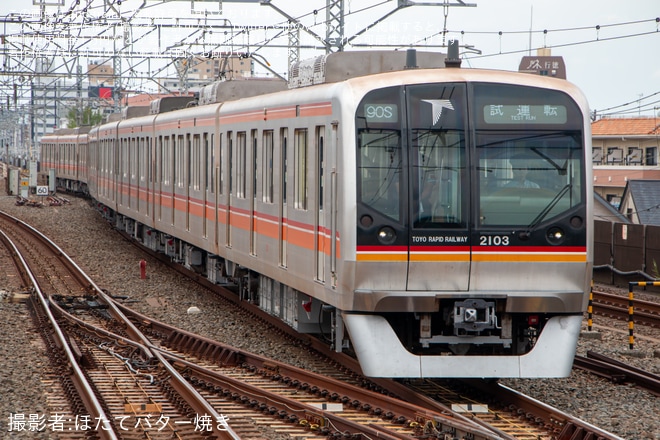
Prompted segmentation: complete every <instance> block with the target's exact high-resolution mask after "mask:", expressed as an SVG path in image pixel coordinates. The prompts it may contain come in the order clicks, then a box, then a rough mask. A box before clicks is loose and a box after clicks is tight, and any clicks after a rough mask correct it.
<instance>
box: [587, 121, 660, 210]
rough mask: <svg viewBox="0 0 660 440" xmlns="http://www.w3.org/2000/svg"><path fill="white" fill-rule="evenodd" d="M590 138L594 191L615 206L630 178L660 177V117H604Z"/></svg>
mask: <svg viewBox="0 0 660 440" xmlns="http://www.w3.org/2000/svg"><path fill="white" fill-rule="evenodd" d="M591 139H592V145H593V153H592V162H593V174H594V177H593V178H594V182H593V183H594V191H595V192H596V193H597V194H598V195H600V196H601V197H602V198H604V199H605V200H607V201H608V202H610V203H611V204H612V205H614V206H615V207H619V206H620V205H621V198H622V197H623V193H624V190H625V188H626V185H627V183H628V182H629V181H631V180H659V181H660V166H659V165H658V151H659V150H660V117H636V118H601V119H599V120H597V121H595V122H593V123H592V124H591ZM623 213H624V214H625V212H623Z"/></svg>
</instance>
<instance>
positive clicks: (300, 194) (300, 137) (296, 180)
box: [293, 128, 307, 210]
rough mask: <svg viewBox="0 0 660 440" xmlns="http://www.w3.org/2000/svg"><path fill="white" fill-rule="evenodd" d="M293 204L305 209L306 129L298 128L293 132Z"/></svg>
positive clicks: (297, 207)
mask: <svg viewBox="0 0 660 440" xmlns="http://www.w3.org/2000/svg"><path fill="white" fill-rule="evenodd" d="M293 161H294V175H293V185H294V188H295V193H294V196H295V199H294V206H295V208H296V209H300V210H306V209H307V129H306V128H298V129H296V130H295V133H294V158H293Z"/></svg>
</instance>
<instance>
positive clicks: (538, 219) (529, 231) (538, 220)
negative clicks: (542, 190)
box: [520, 183, 573, 240]
mask: <svg viewBox="0 0 660 440" xmlns="http://www.w3.org/2000/svg"><path fill="white" fill-rule="evenodd" d="M571 188H573V184H572V183H567V184H566V185H564V187H563V188H562V189H561V190H559V192H558V193H557V194H556V195H555V197H554V198H553V199H552V200H550V203H548V204H547V205H546V206H545V208H543V210H542V211H541V212H539V214H538V215H537V216H536V217H535V218H534V220H532V222H531V223H530V224H529V225H527V229H526V230H525V231H523V232H521V233H520V238H521V239H522V240H527V239H528V238H529V236H530V235H531V234H532V232H534V231H535V230H536V228H537V227H538V225H539V224H540V223H541V222H542V221H543V219H544V218H545V217H546V216H547V215H548V214H549V213H550V211H552V208H554V207H555V205H556V204H557V203H559V201H560V200H561V198H562V197H564V194H566V193H567V192H568V191H570V190H571Z"/></svg>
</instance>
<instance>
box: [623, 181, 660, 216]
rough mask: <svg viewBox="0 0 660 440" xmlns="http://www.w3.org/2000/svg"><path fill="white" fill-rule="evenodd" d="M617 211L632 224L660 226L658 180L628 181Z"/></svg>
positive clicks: (659, 185)
mask: <svg viewBox="0 0 660 440" xmlns="http://www.w3.org/2000/svg"><path fill="white" fill-rule="evenodd" d="M619 211H620V212H621V214H624V215H625V216H626V217H627V218H628V219H629V220H630V221H631V222H632V223H638V224H642V225H656V226H660V180H629V181H628V184H627V185H626V188H625V190H624V192H623V196H622V198H621V207H620V209H619Z"/></svg>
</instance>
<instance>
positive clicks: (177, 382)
mask: <svg viewBox="0 0 660 440" xmlns="http://www.w3.org/2000/svg"><path fill="white" fill-rule="evenodd" d="M2 215H4V216H5V217H6V218H9V219H11V220H12V221H14V222H15V223H16V224H17V225H19V226H20V227H22V228H23V229H26V230H28V231H29V232H30V233H32V234H34V235H35V236H38V237H39V238H40V239H41V240H42V241H43V242H44V243H45V244H46V245H47V246H48V247H49V248H50V249H51V250H52V251H53V252H54V253H56V254H57V255H58V256H59V257H60V258H61V259H62V260H64V261H65V262H66V265H67V267H68V268H69V270H70V271H71V274H72V275H73V276H74V277H76V279H79V280H83V282H82V283H81V284H86V285H87V286H88V288H91V289H92V290H93V293H95V294H97V295H98V297H99V298H101V299H102V300H103V301H104V302H105V303H106V304H107V305H108V307H109V311H110V312H111V314H112V316H113V317H114V318H115V319H117V320H118V321H119V322H121V323H123V325H125V329H124V330H125V331H126V332H127V334H128V335H129V337H130V338H133V340H134V341H136V342H140V343H141V344H142V345H145V346H150V345H153V344H151V341H149V339H148V338H147V337H146V336H145V335H144V334H143V333H142V332H141V331H140V330H138V328H137V327H136V326H135V324H133V323H132V322H131V321H130V320H129V319H128V318H127V317H126V316H125V315H124V314H123V313H122V312H121V310H119V308H118V307H117V306H116V304H115V303H114V301H112V299H111V298H110V297H109V296H108V295H107V294H106V293H105V292H103V290H101V288H100V287H99V286H97V285H96V283H95V282H94V281H93V280H92V279H91V278H89V276H88V275H87V274H86V273H85V272H84V271H83V270H82V269H81V268H80V267H79V266H78V265H77V264H76V263H75V262H74V261H73V260H72V259H71V257H69V256H68V255H67V254H66V253H65V252H64V251H63V250H62V249H61V248H60V247H59V246H58V245H57V244H55V243H54V242H53V241H52V240H50V239H49V238H48V237H46V236H45V235H44V234H42V233H41V232H40V231H38V230H37V229H35V228H33V227H32V226H30V225H29V224H27V223H25V222H23V221H22V220H19V219H17V218H15V217H12V216H10V215H8V214H6V213H2ZM32 280H33V283H34V284H35V286H36V285H37V282H36V279H35V278H32ZM41 296H43V294H42V295H41ZM40 300H41V301H42V304H44V305H47V302H46V300H45V298H42V297H40ZM48 314H49V319H51V318H52V319H54V317H53V315H52V313H51V312H50V310H48ZM62 337H64V335H63V334H62ZM145 350H146V355H147V356H150V357H155V358H157V359H158V361H159V362H160V363H161V364H162V365H163V366H164V367H165V369H166V370H167V371H168V373H169V374H170V377H169V381H170V385H171V386H172V388H173V389H174V390H175V391H176V392H178V393H179V394H180V395H181V396H183V397H184V398H185V399H186V400H187V402H188V403H189V404H190V406H191V408H192V409H193V410H195V411H196V412H197V414H199V415H208V416H210V417H212V418H213V420H223V419H224V417H222V416H221V415H220V414H218V412H217V411H216V410H215V408H213V406H211V404H210V403H209V402H208V401H206V399H204V398H203V397H202V396H201V395H200V394H199V393H198V392H197V390H195V388H194V387H193V386H192V385H190V384H189V383H188V382H187V381H186V380H185V378H183V377H182V376H181V375H180V374H179V372H178V371H177V370H176V369H175V368H174V367H173V366H172V365H171V364H170V363H169V362H167V360H166V359H165V357H164V356H163V354H162V353H159V352H153V351H151V350H149V349H145ZM67 356H68V355H67ZM71 359H75V357H74V356H73V353H71ZM76 365H77V363H76ZM78 368H79V367H78ZM81 374H82V372H81ZM87 385H88V386H89V384H87ZM90 388H91V387H90ZM211 428H212V429H211V432H212V433H213V434H214V435H216V436H218V437H217V438H218V439H223V440H224V439H227V440H239V439H240V437H239V436H238V435H237V434H236V433H235V432H234V431H233V430H232V429H231V427H229V426H226V427H224V426H223V427H222V428H218V426H217V425H216V424H213V426H212V427H211Z"/></svg>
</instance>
